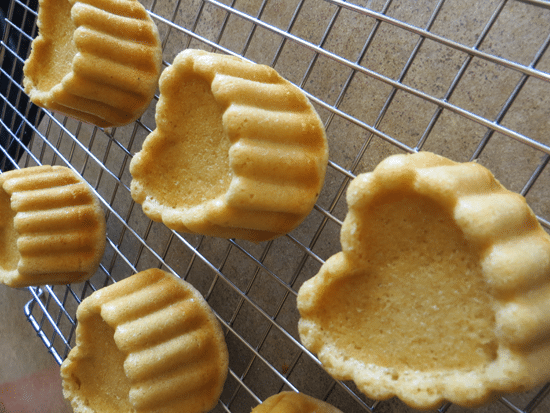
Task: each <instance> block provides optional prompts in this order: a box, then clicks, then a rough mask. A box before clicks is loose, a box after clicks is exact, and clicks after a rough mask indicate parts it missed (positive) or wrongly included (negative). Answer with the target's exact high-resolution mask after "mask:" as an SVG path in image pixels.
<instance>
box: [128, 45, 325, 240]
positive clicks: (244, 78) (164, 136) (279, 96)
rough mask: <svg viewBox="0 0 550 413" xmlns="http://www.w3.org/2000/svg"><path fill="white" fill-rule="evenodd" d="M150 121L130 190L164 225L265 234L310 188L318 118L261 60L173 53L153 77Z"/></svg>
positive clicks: (313, 196)
mask: <svg viewBox="0 0 550 413" xmlns="http://www.w3.org/2000/svg"><path fill="white" fill-rule="evenodd" d="M156 125H157V126H156V129H155V130H154V131H153V132H152V133H151V134H150V135H149V136H147V138H146V139H145V142H144V143H143V147H142V149H141V151H140V152H139V153H137V154H136V155H135V156H134V158H133V159H132V162H131V164H130V172H131V174H132V183H131V190H132V197H133V199H134V200H135V201H136V202H138V203H140V204H142V208H143V211H144V213H145V214H146V215H147V216H148V217H149V218H151V219H153V220H155V221H158V222H163V223H164V224H165V225H166V226H167V227H169V228H171V229H173V230H176V231H181V232H187V233H197V234H203V235H209V236H216V237H223V238H240V239H246V240H250V241H254V242H259V241H264V240H268V239H273V238H275V237H278V236H280V235H283V234H286V233H288V232H290V231H291V230H292V229H294V228H295V227H296V226H298V225H299V224H300V223H301V222H302V221H303V220H304V219H305V217H306V216H307V215H308V214H309V213H310V211H311V210H312V208H313V206H314V204H315V202H316V200H317V197H318V196H319V193H320V191H321V187H322V185H323V180H324V176H325V170H326V165H327V160H328V147H327V140H326V136H325V131H324V128H323V125H322V123H321V120H320V119H319V116H318V115H317V113H316V112H315V110H314V109H313V107H312V105H311V104H310V103H309V101H308V99H307V98H306V97H305V96H304V95H303V93H302V92H301V91H300V90H299V89H298V88H297V87H295V86H293V85H291V84H290V83H289V82H288V81H286V80H285V79H283V78H281V77H280V76H279V75H278V74H277V72H276V71H275V70H273V69H272V68H270V67H267V66H263V65H257V64H253V63H248V62H246V61H244V60H242V59H240V58H237V57H230V56H225V55H220V54H214V53H207V52H203V51H199V50H185V51H183V52H181V53H180V54H179V55H178V56H177V57H176V58H175V60H174V62H173V64H172V66H170V67H169V68H167V69H166V70H165V71H164V72H163V74H162V76H161V79H160V99H159V102H158V104H157V111H156Z"/></svg>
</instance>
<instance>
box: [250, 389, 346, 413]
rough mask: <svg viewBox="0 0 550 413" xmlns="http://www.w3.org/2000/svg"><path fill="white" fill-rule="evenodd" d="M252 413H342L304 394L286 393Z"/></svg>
mask: <svg viewBox="0 0 550 413" xmlns="http://www.w3.org/2000/svg"><path fill="white" fill-rule="evenodd" d="M252 413H342V412H341V411H340V410H338V409H337V408H336V407H334V406H331V405H330V404H328V403H325V402H323V401H321V400H318V399H315V398H313V397H311V396H308V395H305V394H303V393H296V392H293V391H284V392H281V393H279V394H275V395H273V396H271V397H269V398H268V399H267V400H265V401H264V402H263V403H262V404H260V405H259V406H256V407H255V408H254V409H253V410H252Z"/></svg>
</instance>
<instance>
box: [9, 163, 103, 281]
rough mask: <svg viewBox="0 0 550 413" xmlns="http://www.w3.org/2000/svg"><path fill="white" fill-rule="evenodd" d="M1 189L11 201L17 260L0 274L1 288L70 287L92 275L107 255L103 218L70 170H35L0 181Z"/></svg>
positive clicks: (12, 175) (14, 250) (49, 168)
mask: <svg viewBox="0 0 550 413" xmlns="http://www.w3.org/2000/svg"><path fill="white" fill-rule="evenodd" d="M0 187H1V189H2V191H3V193H4V196H5V197H6V200H8V199H9V209H10V210H11V212H10V213H11V215H12V220H11V221H10V222H9V223H8V224H7V225H8V227H9V228H11V231H13V232H12V234H13V238H12V239H11V241H10V242H11V243H13V244H14V249H13V250H12V252H13V254H14V255H16V257H17V258H15V259H13V261H12V267H11V268H9V269H8V268H4V270H7V271H5V272H4V274H3V275H4V276H3V277H2V278H3V282H4V283H6V284H7V285H10V286H12V287H22V286H29V285H44V284H69V283H73V282H80V281H84V280H86V279H88V278H90V277H91V276H92V275H93V274H94V273H95V271H96V270H97V268H98V266H99V262H100V261H101V258H102V256H103V252H104V250H105V218H104V216H103V210H102V208H101V206H100V204H99V201H98V200H97V198H96V197H95V195H94V194H93V192H92V191H91V189H90V188H89V186H88V184H86V183H85V182H84V181H83V180H82V179H81V178H80V177H78V176H77V175H76V174H75V173H74V172H72V171H71V170H70V169H68V168H65V167H60V166H38V167H32V168H25V169H21V170H17V171H10V172H6V173H4V174H2V175H0ZM5 208H6V209H7V208H8V205H7V204H6V205H5ZM0 276H1V273H0Z"/></svg>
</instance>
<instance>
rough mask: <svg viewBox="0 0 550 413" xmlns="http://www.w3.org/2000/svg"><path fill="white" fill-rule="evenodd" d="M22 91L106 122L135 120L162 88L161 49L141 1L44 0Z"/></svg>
mask: <svg viewBox="0 0 550 413" xmlns="http://www.w3.org/2000/svg"><path fill="white" fill-rule="evenodd" d="M39 5H40V7H39V9H38V28H39V31H38V37H37V38H36V39H35V40H34V41H33V43H32V50H31V53H30V55H29V57H28V59H27V60H26V61H25V66H24V69H23V70H24V75H25V77H24V80H23V85H24V86H25V92H26V93H27V94H28V95H29V96H30V98H31V100H32V101H33V102H34V103H36V104H37V105H39V106H42V107H44V108H46V109H50V110H54V111H59V112H62V113H64V114H66V115H69V116H72V117H73V118H76V119H78V120H82V121H85V122H88V123H92V124H95V125H98V126H102V127H109V126H120V125H125V124H128V123H130V122H132V121H134V120H135V119H137V118H138V117H139V116H140V115H141V114H142V113H143V112H144V111H145V109H147V107H148V106H149V103H150V102H151V100H152V98H153V96H154V93H155V91H156V88H157V82H158V78H159V75H160V70H161V62H162V50H161V47H160V40H159V37H158V31H157V27H156V25H155V23H154V22H153V21H152V20H151V18H150V17H149V15H148V13H147V11H146V10H145V9H144V7H143V6H142V5H141V4H140V3H139V2H138V1H137V0H82V1H78V0H40V2H39Z"/></svg>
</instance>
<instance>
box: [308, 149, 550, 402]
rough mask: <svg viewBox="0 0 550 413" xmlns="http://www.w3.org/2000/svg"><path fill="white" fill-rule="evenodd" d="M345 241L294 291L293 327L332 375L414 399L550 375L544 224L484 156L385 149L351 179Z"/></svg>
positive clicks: (470, 394) (505, 388) (455, 396)
mask: <svg viewBox="0 0 550 413" xmlns="http://www.w3.org/2000/svg"><path fill="white" fill-rule="evenodd" d="M347 201H348V204H349V212H348V214H347V216H346V219H345V221H344V225H343V227H342V232H341V243H342V252H339V253H337V254H336V255H334V256H332V257H331V258H329V259H328V260H327V261H326V262H325V264H324V265H323V266H322V267H321V269H320V271H319V273H318V274H317V275H315V276H314V277H313V278H312V279H310V280H308V281H306V282H305V283H304V284H303V285H302V287H301V288H300V290H299V294H298V299H297V303H298V309H299V311H300V315H301V319H300V321H299V334H300V338H301V340H302V342H303V343H304V345H305V346H306V347H307V348H308V349H310V350H311V351H312V352H314V353H316V354H317V355H318V357H319V359H320V361H321V363H322V364H323V367H324V368H325V369H326V370H327V371H328V372H329V373H330V374H331V375H332V376H333V377H335V378H337V379H342V380H353V381H354V382H355V383H356V385H357V387H358V388H359V389H360V390H361V391H362V392H363V393H365V395H367V396H368V397H370V398H372V399H377V400H383V399H387V398H390V397H392V396H397V397H399V398H400V399H401V400H402V401H404V402H405V403H406V404H408V405H410V406H412V407H414V408H418V409H429V408H435V407H437V406H438V405H440V404H441V403H443V402H444V401H445V400H446V401H449V402H452V403H456V404H458V405H462V406H468V407H474V406H479V405H481V404H483V403H485V402H488V401H490V400H492V398H493V397H495V396H496V395H499V394H502V393H507V392H519V391H524V390H528V389H531V388H533V387H534V386H536V385H538V384H541V383H543V382H545V381H546V380H548V379H549V378H550V334H549V333H550V315H549V314H550V304H549V303H550V282H549V281H550V237H549V236H548V234H547V233H546V232H545V231H544V230H543V229H542V227H541V226H540V224H539V223H538V221H537V219H536V217H535V215H534V213H533V211H532V210H531V209H530V208H529V206H528V205H527V203H526V201H525V199H524V198H523V197H522V196H520V195H518V194H515V193H513V192H510V191H508V190H507V189H505V188H504V187H503V186H502V185H501V184H500V183H499V182H498V181H497V180H496V179H495V178H494V176H493V175H492V174H491V172H490V171H489V170H487V169H486V168H484V167H483V166H481V165H479V164H477V163H473V162H469V163H456V162H452V161H450V160H448V159H445V158H443V157H441V156H437V155H434V154H431V153H425V152H424V153H418V154H413V155H396V156H392V157H389V158H387V159H386V160H384V161H383V162H382V163H381V164H380V165H378V166H377V167H376V169H375V170H374V171H373V172H371V173H366V174H362V175H359V176H358V177H357V178H355V179H354V180H353V181H352V183H351V184H350V186H349V189H348V192H347Z"/></svg>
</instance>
